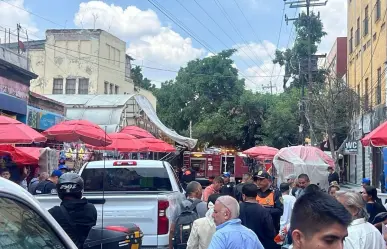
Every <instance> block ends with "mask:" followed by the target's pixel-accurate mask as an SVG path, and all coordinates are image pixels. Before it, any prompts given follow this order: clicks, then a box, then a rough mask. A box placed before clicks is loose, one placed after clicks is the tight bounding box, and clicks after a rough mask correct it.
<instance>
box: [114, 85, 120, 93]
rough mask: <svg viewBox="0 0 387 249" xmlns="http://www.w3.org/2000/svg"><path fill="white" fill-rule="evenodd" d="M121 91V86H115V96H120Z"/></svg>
mask: <svg viewBox="0 0 387 249" xmlns="http://www.w3.org/2000/svg"><path fill="white" fill-rule="evenodd" d="M119 90H120V87H119V86H115V87H114V94H118V93H119Z"/></svg>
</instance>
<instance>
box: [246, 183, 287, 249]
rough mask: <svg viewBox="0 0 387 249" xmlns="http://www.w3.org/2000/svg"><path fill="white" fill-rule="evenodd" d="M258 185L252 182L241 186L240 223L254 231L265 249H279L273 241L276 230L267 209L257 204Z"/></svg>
mask: <svg viewBox="0 0 387 249" xmlns="http://www.w3.org/2000/svg"><path fill="white" fill-rule="evenodd" d="M257 192H258V187H257V186H256V185H255V184H254V183H246V184H244V185H243V187H242V198H243V202H242V203H240V215H239V218H240V219H241V220H242V225H244V226H246V227H248V228H250V229H251V230H253V231H254V232H255V234H256V235H257V236H258V238H259V240H260V241H261V243H262V245H263V246H264V248H265V249H279V248H280V246H279V245H277V243H275V242H274V237H275V236H276V230H275V228H274V224H273V220H272V218H271V215H270V212H269V210H267V209H266V208H264V207H262V206H261V205H260V204H258V202H257V200H256V198H257Z"/></svg>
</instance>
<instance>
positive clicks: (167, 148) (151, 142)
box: [140, 138, 176, 152]
mask: <svg viewBox="0 0 387 249" xmlns="http://www.w3.org/2000/svg"><path fill="white" fill-rule="evenodd" d="M140 141H141V142H144V143H145V144H146V145H147V146H148V151H152V152H175V151H176V149H175V147H173V146H172V145H170V144H168V143H166V142H164V141H163V140H160V139H157V138H142V139H140Z"/></svg>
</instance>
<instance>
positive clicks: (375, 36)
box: [374, 32, 377, 41]
mask: <svg viewBox="0 0 387 249" xmlns="http://www.w3.org/2000/svg"><path fill="white" fill-rule="evenodd" d="M376 38H377V35H376V32H375V34H374V41H376Z"/></svg>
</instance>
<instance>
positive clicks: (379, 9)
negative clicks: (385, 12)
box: [375, 0, 382, 22]
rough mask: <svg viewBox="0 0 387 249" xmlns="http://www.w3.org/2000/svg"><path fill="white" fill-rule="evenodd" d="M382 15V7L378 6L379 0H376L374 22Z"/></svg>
mask: <svg viewBox="0 0 387 249" xmlns="http://www.w3.org/2000/svg"><path fill="white" fill-rule="evenodd" d="M381 15H382V7H381V6H380V0H376V4H375V22H377V21H379V20H380V17H381Z"/></svg>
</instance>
